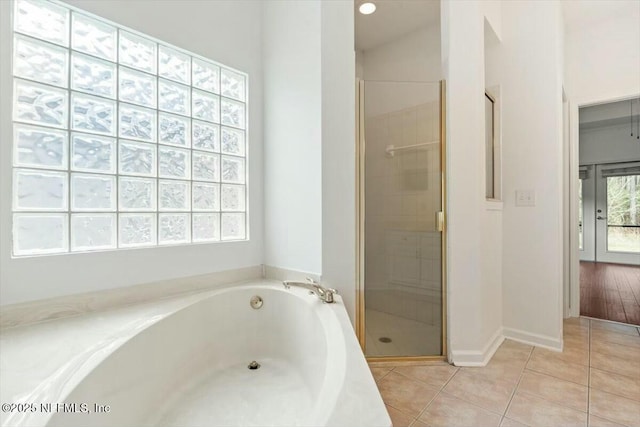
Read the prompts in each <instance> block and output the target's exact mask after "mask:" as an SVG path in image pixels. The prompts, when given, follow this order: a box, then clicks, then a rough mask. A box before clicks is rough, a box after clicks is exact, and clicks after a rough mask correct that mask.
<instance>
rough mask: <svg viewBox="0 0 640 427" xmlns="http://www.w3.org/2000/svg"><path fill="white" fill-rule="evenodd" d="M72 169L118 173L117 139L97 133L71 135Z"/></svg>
mask: <svg viewBox="0 0 640 427" xmlns="http://www.w3.org/2000/svg"><path fill="white" fill-rule="evenodd" d="M71 170H76V171H84V172H99V173H116V140H115V139H114V138H107V137H102V136H97V135H86V134H80V133H73V134H72V135H71Z"/></svg>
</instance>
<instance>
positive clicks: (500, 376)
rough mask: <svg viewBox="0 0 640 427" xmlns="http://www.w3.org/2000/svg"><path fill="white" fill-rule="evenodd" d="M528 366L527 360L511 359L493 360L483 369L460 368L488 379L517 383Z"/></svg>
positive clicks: (495, 358)
mask: <svg viewBox="0 0 640 427" xmlns="http://www.w3.org/2000/svg"><path fill="white" fill-rule="evenodd" d="M526 364H527V361H526V359H525V360H521V359H518V360H513V359H510V358H500V357H495V356H494V358H492V359H491V360H490V361H489V363H488V364H487V366H483V367H482V368H460V370H461V371H470V372H472V373H474V374H477V375H483V376H485V377H487V378H491V379H496V380H503V381H509V382H512V383H514V384H515V383H517V382H518V380H519V379H520V374H521V373H522V371H523V370H524V367H525V365H526Z"/></svg>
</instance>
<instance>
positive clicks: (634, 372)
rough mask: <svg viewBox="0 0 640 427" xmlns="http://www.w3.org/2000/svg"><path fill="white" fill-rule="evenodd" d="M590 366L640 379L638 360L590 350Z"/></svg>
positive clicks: (639, 363) (639, 362)
mask: <svg viewBox="0 0 640 427" xmlns="http://www.w3.org/2000/svg"><path fill="white" fill-rule="evenodd" d="M591 367H592V368H597V369H601V370H603V371H607V372H613V373H615V374H620V375H624V376H627V377H631V378H634V379H640V361H638V360H629V359H625V358H622V357H617V356H611V355H605V354H602V353H598V352H597V351H591Z"/></svg>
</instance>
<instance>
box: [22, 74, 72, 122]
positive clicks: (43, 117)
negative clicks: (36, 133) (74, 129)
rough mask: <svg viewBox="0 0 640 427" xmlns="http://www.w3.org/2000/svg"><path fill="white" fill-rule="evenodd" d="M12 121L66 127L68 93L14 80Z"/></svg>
mask: <svg viewBox="0 0 640 427" xmlns="http://www.w3.org/2000/svg"><path fill="white" fill-rule="evenodd" d="M14 90H15V95H14V97H13V99H14V100H15V104H14V109H13V114H14V119H15V120H16V121H20V122H28V123H34V124H37V125H47V126H53V127H57V128H66V127H67V110H68V92H67V91H66V90H64V89H56V88H53V87H51V86H44V85H39V84H37V83H31V82H27V81H25V80H15V87H14Z"/></svg>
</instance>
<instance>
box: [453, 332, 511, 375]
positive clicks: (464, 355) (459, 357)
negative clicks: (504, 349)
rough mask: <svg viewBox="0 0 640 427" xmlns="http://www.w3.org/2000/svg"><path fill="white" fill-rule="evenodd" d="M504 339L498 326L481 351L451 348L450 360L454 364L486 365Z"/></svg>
mask: <svg viewBox="0 0 640 427" xmlns="http://www.w3.org/2000/svg"><path fill="white" fill-rule="evenodd" d="M503 341H504V335H503V333H502V328H498V329H497V330H496V332H495V333H494V334H493V336H492V337H491V338H490V339H489V341H488V342H487V344H486V345H485V346H484V348H483V349H482V351H478V350H452V351H451V362H452V363H453V364H454V365H456V366H486V365H487V363H489V361H490V360H491V358H492V357H493V355H494V354H495V352H496V350H498V347H500V344H502V342H503Z"/></svg>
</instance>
